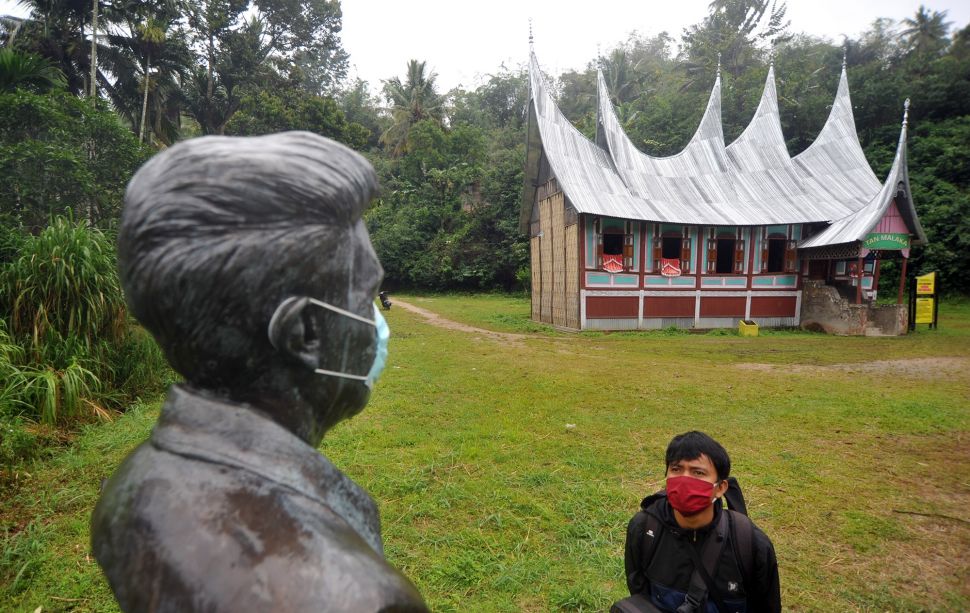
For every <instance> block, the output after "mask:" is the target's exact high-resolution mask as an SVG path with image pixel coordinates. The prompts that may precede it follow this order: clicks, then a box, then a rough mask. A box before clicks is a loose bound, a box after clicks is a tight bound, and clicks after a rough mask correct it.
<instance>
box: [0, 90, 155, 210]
mask: <svg viewBox="0 0 970 613" xmlns="http://www.w3.org/2000/svg"><path fill="white" fill-rule="evenodd" d="M149 155H150V150H149V149H148V148H147V147H144V146H142V145H140V144H139V143H138V140H137V139H135V137H134V136H132V134H131V131H130V130H128V129H127V128H125V127H124V126H123V125H122V124H121V122H120V120H119V119H118V117H117V116H116V115H115V114H114V113H112V112H111V111H107V110H99V109H95V108H94V107H93V106H92V105H91V104H90V102H89V101H87V100H79V99H78V98H76V97H74V96H72V95H70V94H68V93H66V92H64V93H58V92H51V93H48V94H44V95H41V94H35V93H30V92H26V91H15V92H13V93H3V94H0V177H3V180H2V181H0V210H3V211H6V212H8V213H9V214H11V215H12V216H13V217H14V218H15V219H17V220H19V221H21V222H22V223H24V224H25V225H27V226H29V227H34V228H37V227H41V226H43V225H44V223H45V222H46V221H47V220H48V219H49V218H50V216H51V215H54V214H64V213H66V212H69V211H70V212H73V213H74V215H75V217H76V218H79V219H80V218H86V219H89V220H91V221H92V222H94V223H99V224H100V223H102V222H104V223H108V222H109V221H111V220H114V219H117V218H118V215H119V213H120V211H121V203H122V199H123V197H124V191H125V186H126V185H127V184H128V180H129V179H130V178H131V176H132V175H133V174H134V172H135V170H136V169H137V168H138V167H139V166H141V164H142V163H143V162H144V161H145V160H147V159H148V156H149Z"/></svg>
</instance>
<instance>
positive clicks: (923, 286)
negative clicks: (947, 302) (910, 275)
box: [916, 272, 936, 323]
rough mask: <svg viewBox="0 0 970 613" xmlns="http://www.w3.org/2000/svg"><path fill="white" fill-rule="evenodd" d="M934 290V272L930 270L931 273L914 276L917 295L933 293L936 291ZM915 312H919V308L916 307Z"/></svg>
mask: <svg viewBox="0 0 970 613" xmlns="http://www.w3.org/2000/svg"><path fill="white" fill-rule="evenodd" d="M935 290H936V273H935V272H931V273H928V274H925V275H923V276H921V277H916V294H917V295H918V296H925V295H927V294H930V295H932V294H935V293H936V291H935ZM916 312H917V313H919V309H917V310H916ZM919 323H928V322H919Z"/></svg>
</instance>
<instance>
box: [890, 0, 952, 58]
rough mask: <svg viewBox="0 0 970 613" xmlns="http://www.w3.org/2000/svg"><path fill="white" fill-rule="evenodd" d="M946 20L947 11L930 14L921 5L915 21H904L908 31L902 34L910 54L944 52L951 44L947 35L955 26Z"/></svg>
mask: <svg viewBox="0 0 970 613" xmlns="http://www.w3.org/2000/svg"><path fill="white" fill-rule="evenodd" d="M945 19H946V11H942V12H940V11H933V12H930V11H929V9H927V8H926V7H925V6H923V5H920V7H919V10H917V11H916V15H915V16H914V18H913V19H908V18H907V19H903V25H904V26H906V29H905V30H903V31H902V33H901V34H902V36H903V38H904V39H905V41H906V46H907V47H908V48H909V50H910V52H911V53H915V54H916V55H917V56H924V55H928V54H936V53H940V52H942V51H943V49H945V48H946V45H947V43H948V42H949V39H948V38H947V34H948V33H949V32H950V26H951V25H953V22H951V21H945Z"/></svg>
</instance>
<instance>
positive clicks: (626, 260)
mask: <svg viewBox="0 0 970 613" xmlns="http://www.w3.org/2000/svg"><path fill="white" fill-rule="evenodd" d="M623 268H625V269H626V270H633V235H632V234H627V235H625V236H624V237H623Z"/></svg>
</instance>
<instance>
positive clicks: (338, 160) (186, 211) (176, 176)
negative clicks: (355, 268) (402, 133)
mask: <svg viewBox="0 0 970 613" xmlns="http://www.w3.org/2000/svg"><path fill="white" fill-rule="evenodd" d="M376 192H377V178H376V176H375V174H374V170H373V168H372V167H371V165H370V164H369V163H368V162H367V160H365V159H364V158H363V157H362V156H360V155H359V154H357V153H355V152H354V151H352V150H350V149H348V148H347V147H345V146H343V145H341V144H339V143H336V142H334V141H331V140H329V139H326V138H323V137H321V136H317V135H315V134H311V133H309V132H286V133H282V134H274V135H270V136H258V137H251V138H231V137H218V136H208V137H203V138H197V139H193V140H189V141H185V142H183V143H180V144H178V145H176V146H174V147H172V148H171V149H168V150H166V151H164V152H162V153H159V154H158V155H156V156H155V157H154V158H152V159H151V160H150V161H149V162H148V163H147V164H145V166H143V167H142V168H141V169H140V170H139V171H138V172H137V173H136V174H135V176H134V178H132V180H131V183H130V184H129V185H128V191H127V193H126V194H125V207H124V211H123V212H122V215H121V226H120V229H119V233H118V267H119V272H120V276H121V283H122V286H123V287H124V290H125V295H126V298H127V300H128V305H129V307H130V309H131V312H132V313H133V314H134V316H135V317H136V318H138V320H139V321H140V322H141V323H142V324H143V325H144V326H145V327H146V328H147V329H148V330H149V331H151V332H152V334H153V335H154V336H155V338H156V339H157V340H158V342H159V344H160V345H161V347H162V349H163V350H164V351H165V353H166V355H167V357H168V359H169V362H170V363H171V364H172V367H173V368H175V370H176V371H178V372H179V373H181V374H182V375H183V376H184V377H185V378H186V379H187V380H188V381H189V382H191V383H194V384H196V385H199V386H201V387H207V388H216V387H218V388H229V387H232V386H234V385H240V384H243V383H245V382H246V380H247V377H250V376H252V374H253V370H254V369H258V368H259V367H260V364H259V362H260V360H261V359H262V358H261V356H263V355H265V354H267V353H269V352H271V347H270V345H269V341H268V339H267V337H266V324H267V322H268V321H269V319H270V317H271V315H272V312H273V310H274V309H275V307H276V305H278V304H279V302H280V301H281V300H282V299H283V298H285V297H286V296H289V295H300V294H303V295H313V296H320V297H323V296H322V294H323V295H325V294H326V293H327V289H328V288H321V287H304V286H305V285H306V283H307V280H308V278H317V279H319V275H320V270H321V269H326V268H327V267H328V266H330V262H329V261H328V259H329V258H330V257H331V256H332V255H333V254H334V253H336V252H337V249H338V248H339V246H340V242H341V239H342V238H344V237H346V235H347V232H348V231H349V230H350V229H351V226H353V225H355V224H356V223H357V222H358V220H359V219H360V217H361V215H362V213H363V210H364V208H365V207H366V206H367V204H368V203H369V202H370V200H371V198H373V196H374V195H375V194H376ZM321 245H323V246H327V247H330V248H329V249H321ZM334 289H335V290H339V289H340V288H334Z"/></svg>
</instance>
